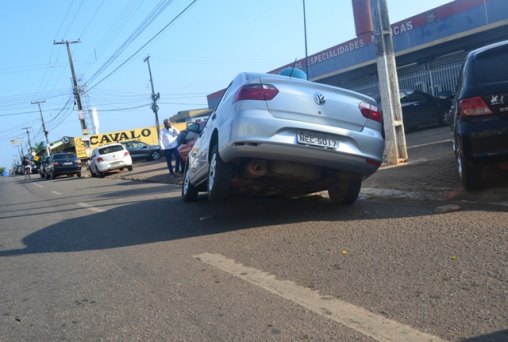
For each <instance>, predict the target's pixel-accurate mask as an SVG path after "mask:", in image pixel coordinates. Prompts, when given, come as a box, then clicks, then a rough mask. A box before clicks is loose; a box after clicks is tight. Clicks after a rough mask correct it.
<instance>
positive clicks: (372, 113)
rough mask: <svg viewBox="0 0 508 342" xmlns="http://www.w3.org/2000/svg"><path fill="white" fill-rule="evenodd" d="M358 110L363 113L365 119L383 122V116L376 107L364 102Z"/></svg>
mask: <svg viewBox="0 0 508 342" xmlns="http://www.w3.org/2000/svg"><path fill="white" fill-rule="evenodd" d="M358 108H360V112H362V115H363V116H364V117H365V118H367V119H371V120H374V121H377V122H379V123H382V122H383V114H382V112H381V110H380V109H379V108H377V107H376V106H374V105H371V104H368V103H364V102H362V103H360V104H359V105H358Z"/></svg>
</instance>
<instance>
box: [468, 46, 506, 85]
mask: <svg viewBox="0 0 508 342" xmlns="http://www.w3.org/2000/svg"><path fill="white" fill-rule="evenodd" d="M506 61H508V47H507V48H503V49H494V50H492V51H489V52H486V53H483V54H481V55H479V56H478V57H477V58H476V61H475V64H474V75H475V80H476V82H477V83H496V82H503V81H504V82H506V81H508V68H507V67H506Z"/></svg>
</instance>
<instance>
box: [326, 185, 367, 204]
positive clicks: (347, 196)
mask: <svg viewBox="0 0 508 342" xmlns="http://www.w3.org/2000/svg"><path fill="white" fill-rule="evenodd" d="M361 187H362V181H361V180H359V179H349V180H347V179H345V180H342V181H340V182H338V183H335V184H333V185H331V186H330V187H329V188H328V195H329V196H330V200H331V201H332V202H333V203H334V204H353V203H354V202H355V201H356V199H357V198H358V194H359V193H360V189H361Z"/></svg>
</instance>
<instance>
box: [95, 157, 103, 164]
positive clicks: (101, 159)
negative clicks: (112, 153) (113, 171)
mask: <svg viewBox="0 0 508 342" xmlns="http://www.w3.org/2000/svg"><path fill="white" fill-rule="evenodd" d="M96 160H97V162H98V163H100V162H103V161H104V159H103V158H102V157H99V158H97V159H96Z"/></svg>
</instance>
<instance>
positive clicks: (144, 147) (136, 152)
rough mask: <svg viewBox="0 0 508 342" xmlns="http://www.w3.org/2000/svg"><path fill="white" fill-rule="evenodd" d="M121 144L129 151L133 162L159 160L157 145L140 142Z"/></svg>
mask: <svg viewBox="0 0 508 342" xmlns="http://www.w3.org/2000/svg"><path fill="white" fill-rule="evenodd" d="M122 144H123V145H124V146H125V148H126V149H127V151H129V153H130V155H131V158H132V159H133V160H137V159H146V160H159V159H161V147H160V146H159V145H148V144H146V143H144V142H142V141H136V140H133V141H124V142H122Z"/></svg>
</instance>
